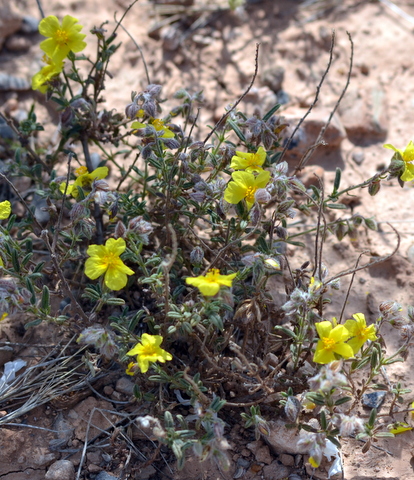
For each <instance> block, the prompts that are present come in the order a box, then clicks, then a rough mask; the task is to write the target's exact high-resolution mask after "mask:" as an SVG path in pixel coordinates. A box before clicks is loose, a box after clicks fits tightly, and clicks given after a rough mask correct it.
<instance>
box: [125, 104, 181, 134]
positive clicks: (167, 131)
mask: <svg viewBox="0 0 414 480" xmlns="http://www.w3.org/2000/svg"><path fill="white" fill-rule="evenodd" d="M140 111H141V110H139V111H138V113H139V112H140ZM149 123H150V125H152V126H153V127H154V128H155V130H156V131H157V132H160V131H161V130H163V132H164V133H163V134H162V135H161V137H160V138H174V137H175V135H174V133H173V132H172V131H171V130H170V129H169V128H168V127H166V126H165V124H164V122H163V121H162V120H160V119H159V118H152V119H151V120H150V121H149ZM146 127H147V125H145V123H140V122H133V123H132V124H131V128H137V129H140V128H146Z"/></svg>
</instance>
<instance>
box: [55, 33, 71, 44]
mask: <svg viewBox="0 0 414 480" xmlns="http://www.w3.org/2000/svg"><path fill="white" fill-rule="evenodd" d="M55 40H56V43H58V44H59V45H61V46H62V45H66V44H67V43H68V41H69V36H68V34H67V32H66V31H65V30H62V29H59V30H56V33H55Z"/></svg>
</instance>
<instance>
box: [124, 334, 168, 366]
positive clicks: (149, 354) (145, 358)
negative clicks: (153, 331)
mask: <svg viewBox="0 0 414 480" xmlns="http://www.w3.org/2000/svg"><path fill="white" fill-rule="evenodd" d="M162 341H163V338H162V337H161V335H149V334H148V333H143V334H142V336H141V343H137V344H136V345H135V347H134V348H133V349H132V350H130V351H129V352H127V355H129V356H133V355H137V362H138V365H139V368H140V369H141V372H142V373H146V372H147V371H148V368H149V364H150V363H154V362H161V363H165V362H166V361H167V360H172V358H173V357H172V355H171V353H168V352H166V351H165V350H163V349H162V348H161V347H160V345H161V343H162ZM133 366H134V364H133V363H130V364H129V365H128V369H127V373H128V370H129V371H130V372H132V369H133ZM129 374H130V373H129Z"/></svg>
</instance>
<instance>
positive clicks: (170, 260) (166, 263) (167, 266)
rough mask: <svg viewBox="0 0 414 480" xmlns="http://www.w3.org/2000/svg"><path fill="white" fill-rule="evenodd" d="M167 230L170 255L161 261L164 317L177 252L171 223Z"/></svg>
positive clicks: (166, 310) (168, 307) (168, 306)
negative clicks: (171, 272) (171, 271)
mask: <svg viewBox="0 0 414 480" xmlns="http://www.w3.org/2000/svg"><path fill="white" fill-rule="evenodd" d="M167 228H168V230H169V231H170V233H171V240H172V252H171V255H167V258H166V259H165V260H163V261H162V263H161V267H162V269H163V271H164V297H165V305H164V311H165V315H166V316H167V314H168V312H169V311H170V304H169V298H168V297H169V296H170V290H169V289H170V270H171V268H172V266H173V265H174V262H175V259H176V258H177V252H178V242H177V235H176V233H175V230H174V228H173V226H172V225H171V223H169V224H168V226H167Z"/></svg>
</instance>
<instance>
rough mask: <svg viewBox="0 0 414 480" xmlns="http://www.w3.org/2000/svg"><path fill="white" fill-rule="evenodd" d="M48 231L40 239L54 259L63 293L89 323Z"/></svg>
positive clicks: (43, 231)
mask: <svg viewBox="0 0 414 480" xmlns="http://www.w3.org/2000/svg"><path fill="white" fill-rule="evenodd" d="M48 233H49V232H48V231H47V230H42V232H41V234H40V238H42V239H43V240H44V242H45V244H46V247H47V249H48V250H49V252H50V258H51V259H52V262H53V266H54V267H55V270H56V273H57V275H58V277H59V279H60V281H61V282H62V286H63V291H64V292H65V295H67V296H68V297H69V298H70V299H71V301H72V302H73V305H74V306H75V309H76V310H77V312H78V313H79V315H80V316H81V317H82V318H83V320H85V321H86V322H88V321H89V317H88V316H87V315H86V313H85V312H84V311H83V308H82V307H81V306H80V304H79V303H78V301H77V300H76V298H75V296H74V295H73V293H72V290H71V288H70V287H69V284H68V281H67V280H66V278H65V276H64V275H63V272H62V269H61V268H60V265H59V262H58V259H57V253H56V251H55V250H53V248H52V245H50V241H49V237H48Z"/></svg>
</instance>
